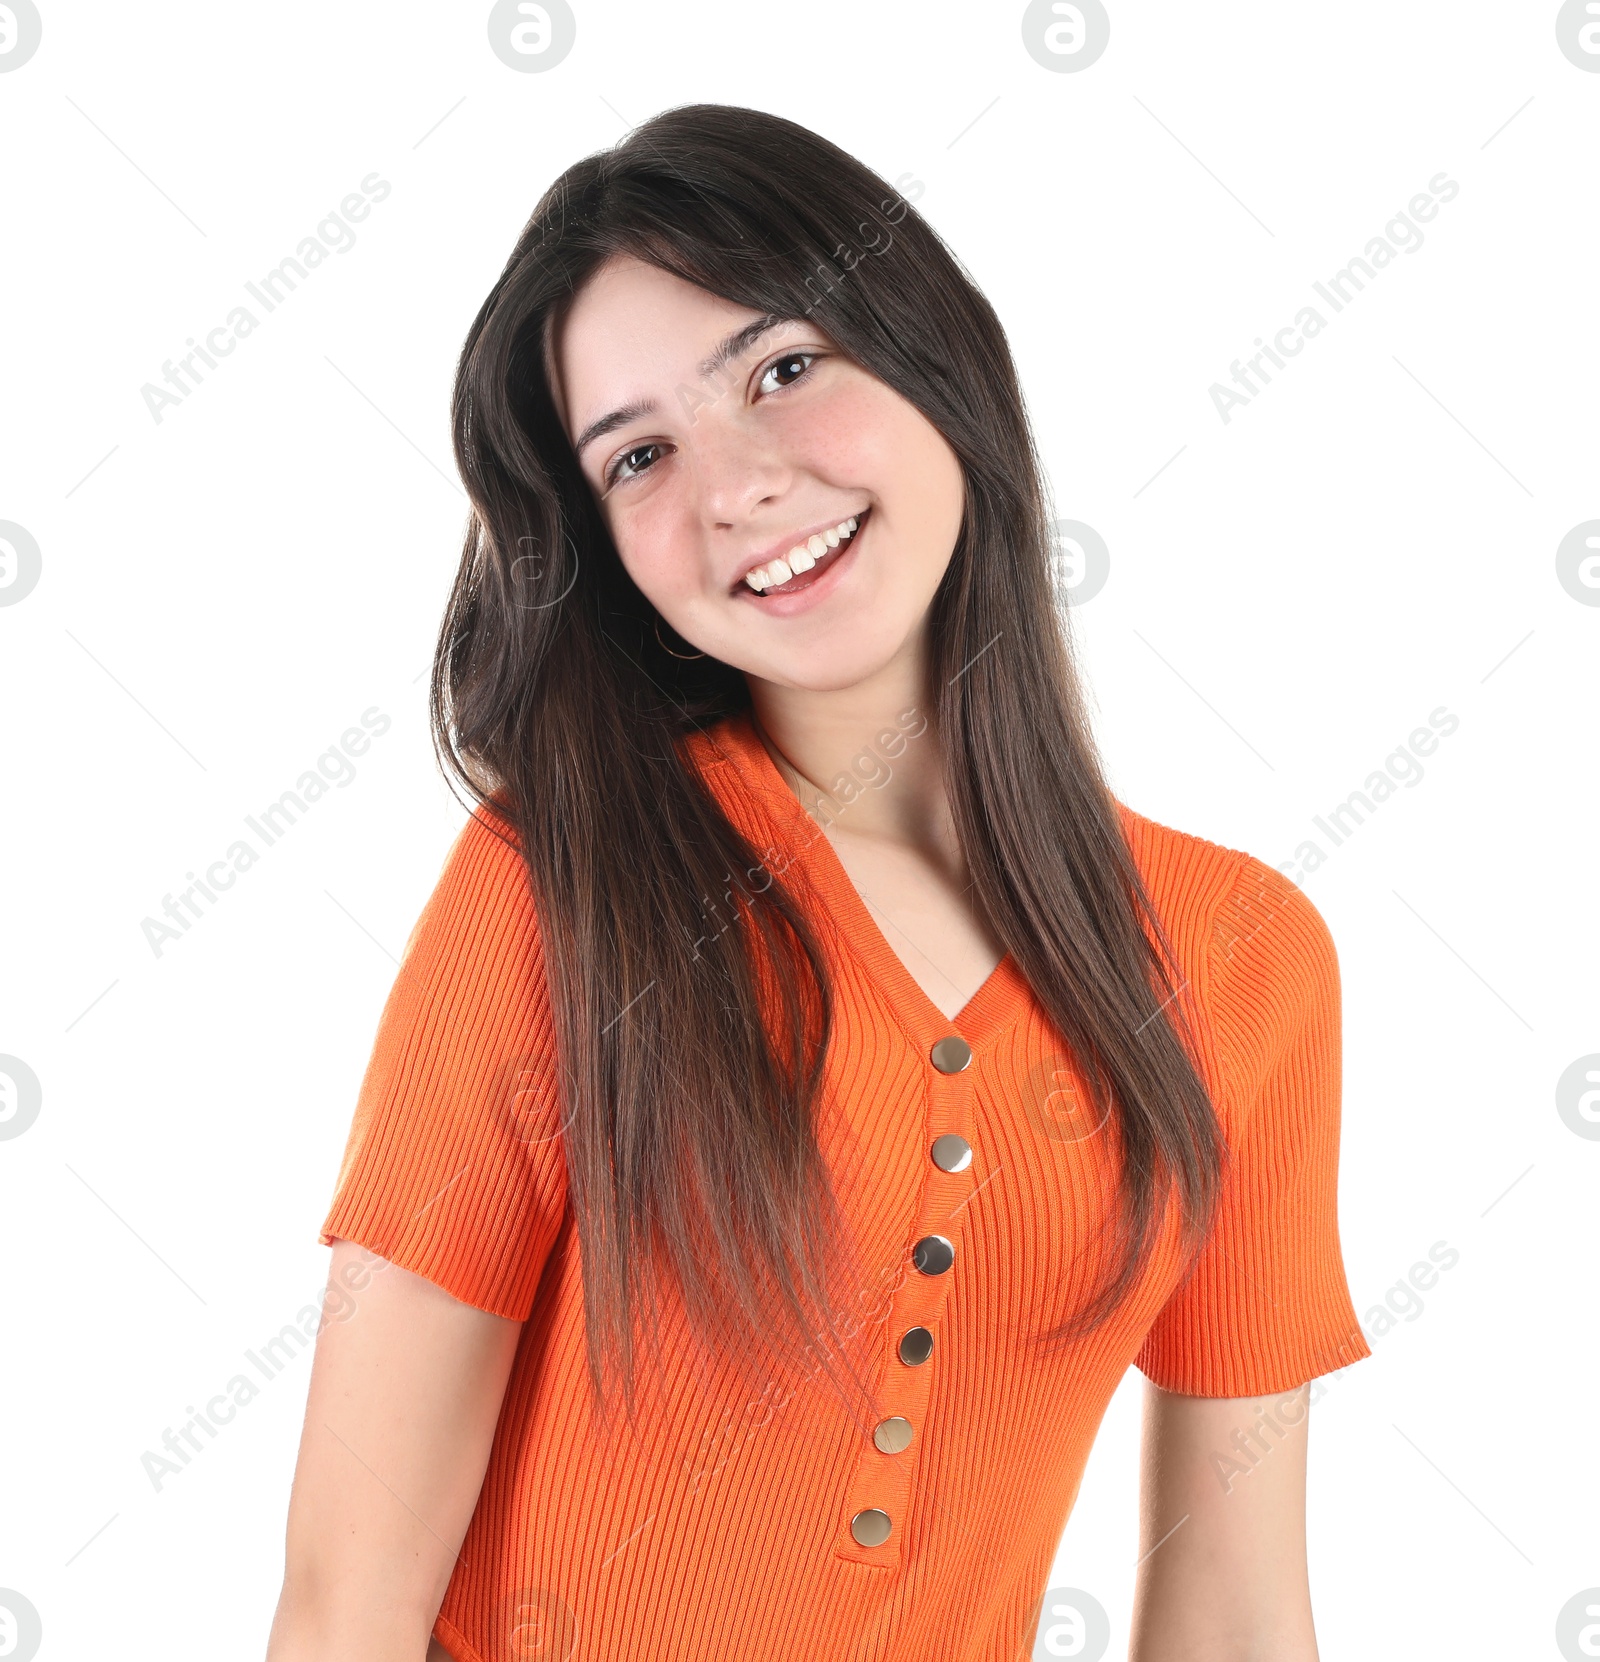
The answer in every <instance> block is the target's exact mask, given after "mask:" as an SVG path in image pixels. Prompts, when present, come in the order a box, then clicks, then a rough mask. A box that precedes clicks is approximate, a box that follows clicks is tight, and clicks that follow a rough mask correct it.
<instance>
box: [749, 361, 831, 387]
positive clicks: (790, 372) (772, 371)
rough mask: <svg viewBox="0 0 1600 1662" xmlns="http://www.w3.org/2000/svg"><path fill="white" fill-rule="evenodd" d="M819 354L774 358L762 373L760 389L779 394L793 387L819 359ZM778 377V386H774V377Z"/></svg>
mask: <svg viewBox="0 0 1600 1662" xmlns="http://www.w3.org/2000/svg"><path fill="white" fill-rule="evenodd" d="M819 356H821V354H820V353H817V352H785V353H784V355H783V356H782V357H781V358H774V359H773V361H772V362H771V363H770V364H768V365H767V367H766V369H764V370H763V371H762V374H761V381H760V387H761V390H762V392H778V391H781V390H782V389H783V388H784V387H792V386H793V385H794V384H795V382H796V381H798V380H799V379H800V378H801V376H803V375H804V374H805V373H806V372H807V370H809V369H810V368H811V366H812V364H813V363H815V362H816V360H817V358H818V357H819ZM774 376H776V377H777V382H776V384H775V385H774V384H772V382H773V377H774Z"/></svg>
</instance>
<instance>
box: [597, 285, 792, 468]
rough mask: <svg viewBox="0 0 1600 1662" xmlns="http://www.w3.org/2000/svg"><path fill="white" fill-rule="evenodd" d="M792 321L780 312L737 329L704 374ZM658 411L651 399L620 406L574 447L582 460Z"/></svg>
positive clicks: (707, 363) (702, 367) (706, 364)
mask: <svg viewBox="0 0 1600 1662" xmlns="http://www.w3.org/2000/svg"><path fill="white" fill-rule="evenodd" d="M789 321H790V319H788V318H785V317H780V316H779V315H778V314H777V313H776V312H768V313H767V315H766V316H765V317H758V318H756V319H755V320H754V321H753V322H751V323H747V324H745V326H744V327H743V328H742V329H735V330H734V331H733V333H732V334H731V335H729V336H728V337H727V338H726V339H725V340H723V341H721V342H720V343H719V344H718V346H717V348H716V350H715V351H714V352H712V354H711V356H710V357H709V358H707V359H706V360H705V361H704V362H703V363H702V364H701V365H700V373H701V374H702V375H706V376H710V375H715V374H716V373H717V372H718V370H721V369H724V368H726V367H727V365H728V364H730V363H731V362H732V361H733V360H734V359H735V358H737V357H739V356H740V354H741V353H744V352H746V351H748V350H749V348H750V347H751V346H753V345H754V344H755V343H756V341H758V340H759V339H760V338H761V337H762V336H763V335H764V334H766V333H767V332H768V331H769V330H771V329H775V328H776V327H777V326H778V324H780V323H787V322H789ZM655 410H656V403H655V400H654V399H650V398H641V399H635V400H634V401H633V402H632V403H630V404H619V405H618V406H617V407H616V409H614V410H608V411H607V412H606V413H605V414H604V415H603V416H600V417H598V418H597V419H596V420H594V421H591V422H590V423H589V425H588V426H587V427H585V428H584V430H583V431H582V432H581V433H580V434H579V435H578V442H577V443H576V444H575V445H573V447H572V448H573V451H574V453H575V454H577V455H579V456H582V454H583V453H584V451H585V450H586V449H587V448H588V447H589V446H590V445H591V444H593V443H594V441H595V440H596V439H603V438H604V437H605V436H606V434H607V433H614V432H616V430H617V429H618V428H619V427H626V426H627V424H628V423H629V422H630V421H637V420H638V419H639V417H640V416H647V415H653V414H654V413H655Z"/></svg>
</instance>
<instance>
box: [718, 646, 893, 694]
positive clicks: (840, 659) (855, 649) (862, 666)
mask: <svg viewBox="0 0 1600 1662" xmlns="http://www.w3.org/2000/svg"><path fill="white" fill-rule="evenodd" d="M908 644H909V636H908V635H901V636H899V637H897V638H896V639H895V640H893V641H889V642H885V641H883V640H881V639H875V640H870V641H869V640H852V639H850V638H848V636H847V637H846V638H845V639H843V640H841V639H839V638H838V637H837V634H835V635H833V636H831V637H830V638H828V639H827V640H826V641H825V642H824V643H822V644H821V645H819V646H815V647H812V648H809V649H808V648H806V647H804V646H803V645H798V644H797V646H796V649H795V650H794V651H793V652H784V653H781V654H774V653H771V652H763V653H760V654H759V655H752V661H750V662H748V663H742V664H739V665H737V666H736V667H737V668H740V669H742V670H744V672H745V673H746V674H747V675H754V676H757V677H759V678H760V679H761V680H763V681H769V682H771V683H772V684H773V685H775V686H779V687H792V688H793V689H795V691H797V692H815V693H835V692H845V691H848V689H849V688H851V687H860V686H864V685H867V684H869V683H870V682H872V681H874V680H876V679H877V677H878V676H880V675H881V674H883V673H884V672H885V671H886V670H887V669H888V668H889V666H890V665H891V664H893V663H894V661H895V660H896V659H897V658H899V657H900V655H901V654H902V652H904V651H905V650H906V648H907V646H908Z"/></svg>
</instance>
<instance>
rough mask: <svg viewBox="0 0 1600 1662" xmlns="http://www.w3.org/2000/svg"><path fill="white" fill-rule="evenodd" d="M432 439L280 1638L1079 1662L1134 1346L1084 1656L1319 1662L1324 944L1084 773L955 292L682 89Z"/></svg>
mask: <svg viewBox="0 0 1600 1662" xmlns="http://www.w3.org/2000/svg"><path fill="white" fill-rule="evenodd" d="M454 422H455V440H456V455H457V461H458V464H459V467H460V469H461V473H462V476H463V478H464V480H465V481H466V484H467V488H468V491H469V492H470V495H471V500H472V510H473V511H472V515H471V519H470V523H469V528H468V534H467V538H466V546H465V548H464V551H463V555H462V561H461V566H460V570H459V573H458V575H457V579H456V584H455V589H454V592H453V594H452V595H451V598H450V603H449V607H448V612H447V615H446V618H445V621H444V626H443V629H442V631H441V634H440V642H439V649H438V653H437V656H436V660H435V670H434V678H433V711H434V730H435V735H436V740H437V743H438V747H439V753H440V756H441V759H442V760H443V761H444V763H445V764H446V766H447V767H448V768H449V770H450V772H451V774H452V776H453V777H454V778H455V779H457V780H458V781H459V782H460V783H461V784H462V785H463V786H464V787H465V788H466V790H467V792H468V793H469V795H470V796H471V798H472V804H473V809H472V813H471V815H470V816H469V818H468V820H467V822H466V825H465V827H464V828H463V830H462V831H461V833H460V834H459V836H458V838H457V840H456V841H455V843H454V845H453V847H452V848H451V850H450V853H449V856H448V858H447V859H446V861H445V864H444V869H443V871H442V873H441V875H440V877H439V879H438V883H437V886H436V887H435V889H434V892H433V894H432V896H431V898H430V899H429V901H428V903H427V905H426V907H425V908H424V909H423V912H422V914H421V917H420V918H419V920H418V922H417V925H416V928H415V930H414V931H413V933H412V936H411V939H410V941H409V942H408V944H407V948H406V952H405V956H404V960H403V962H402V964H401V967H400V970H399V973H398V975H397V977H396V980H395V983H394V986H393V988H392V990H391V992H390V995H389V998H388V1001H387V1003H386V1005H385V1007H384V1010H383V1015H382V1018H381V1021H380V1024H379V1028H378V1032H377V1037H376V1040H375V1043H374V1046H373V1051H372V1057H371V1061H370V1064H369V1066H368V1068H367V1072H366V1075H365V1078H364V1080H363V1083H362V1088H361V1093H360V1097H359V1100H358V1102H357V1104H356V1109H355V1115H354V1121H353V1124H352V1126H351V1128H350V1135H349V1141H348V1145H347V1147H346V1151H345V1157H344V1161H343V1165H342V1167H341V1170H340V1172H339V1175H338V1180H337V1184H336V1188H335V1194H334V1199H333V1203H332V1207H331V1209H330V1211H329V1213H328V1215H327V1217H326V1219H325V1220H324V1223H323V1227H322V1233H321V1239H322V1241H323V1242H324V1243H325V1244H329V1245H331V1246H332V1247H333V1263H332V1277H333V1284H334V1285H335V1286H337V1287H339V1288H342V1289H347V1290H353V1291H354V1292H355V1293H356V1297H355V1299H354V1304H355V1310H354V1314H353V1315H351V1316H350V1317H349V1319H345V1320H341V1321H339V1322H337V1323H329V1324H327V1325H326V1326H325V1327H324V1330H323V1332H322V1334H321V1336H320V1338H319V1340H318V1345H317V1353H316V1361H315V1366H314V1369H313V1377H312V1380H311V1386H310V1398H309V1402H308V1407H307V1414H306V1424H305V1430H304V1434H303V1438H302V1443H301V1449H300V1458H299V1464H298V1467H297V1470H296V1474H295V1484H294V1492H293V1498H292V1500H291V1504H290V1509H289V1520H288V1551H287V1562H286V1570H285V1576H284V1586H283V1593H282V1596H281V1598H280V1602H279V1606H278V1613H277V1618H276V1621H275V1623H274V1627H273V1633H272V1639H271V1644H270V1648H269V1653H268V1654H269V1657H270V1659H271V1662H303V1659H312V1658H316V1659H329V1662H331V1659H333V1658H338V1659H339V1662H363V1659H367V1658H371V1659H373V1662H377V1659H379V1658H382V1659H384V1662H394V1659H398V1658H402V1657H412V1658H415V1659H416V1662H422V1659H423V1656H424V1653H426V1654H427V1655H428V1656H429V1657H431V1658H434V1659H436V1662H437V1659H439V1658H444V1657H453V1658H455V1659H456V1662H500V1659H501V1658H512V1657H518V1658H527V1657H538V1658H541V1659H543V1658H561V1659H564V1658H568V1657H573V1658H596V1659H599V1658H607V1659H609V1658H618V1659H621V1658H634V1657H649V1658H652V1659H653V1662H680V1659H682V1662H687V1659H690V1658H694V1659H696V1662H706V1659H713V1658H719V1659H720V1658H728V1659H733V1658H739V1659H748V1658H755V1657H761V1658H775V1659H778V1662H787V1659H791V1658H793V1659H796V1662H798V1659H801V1658H805V1659H815V1658H822V1659H825V1662H831V1659H838V1662H869V1659H871V1662H1002V1659H1003V1662H1016V1659H1018V1658H1021V1657H1025V1656H1027V1655H1029V1654H1031V1653H1032V1647H1033V1646H1035V1644H1038V1645H1041V1646H1045V1647H1046V1649H1044V1650H1041V1651H1040V1652H1039V1654H1054V1655H1067V1654H1073V1655H1089V1654H1091V1653H1090V1652H1089V1651H1086V1650H1084V1649H1082V1648H1081V1646H1080V1648H1078V1649H1065V1648H1062V1646H1063V1645H1064V1644H1065V1643H1066V1642H1067V1640H1066V1638H1065V1637H1064V1635H1069V1634H1070V1633H1071V1632H1073V1631H1076V1628H1075V1627H1074V1624H1075V1623H1076V1624H1081V1623H1082V1622H1083V1621H1084V1619H1085V1618H1084V1614H1083V1612H1082V1611H1081V1610H1077V1609H1072V1608H1068V1607H1066V1606H1060V1605H1058V1604H1056V1603H1053V1604H1052V1605H1051V1607H1050V1609H1048V1610H1045V1609H1044V1608H1043V1601H1044V1595H1045V1592H1046V1587H1047V1583H1048V1581H1049V1579H1050V1570H1051V1566H1052V1563H1053V1561H1054V1558H1055V1554H1056V1551H1057V1547H1058V1545H1059V1543H1060V1540H1061V1535H1062V1530H1063V1528H1064V1526H1065V1524H1066V1522H1067V1518H1068V1515H1069V1513H1070V1511H1071V1509H1072V1505H1073V1502H1074V1500H1075V1498H1076V1495H1077V1491H1078V1485H1079V1481H1080V1479H1081V1476H1082V1473H1083V1470H1084V1464H1085V1461H1086V1460H1087V1457H1088V1454H1089V1450H1090V1447H1091V1445H1092V1442H1093V1439H1094V1435H1095V1431H1096V1429H1097V1427H1098V1425H1099V1423H1100V1420H1101V1417H1102V1415H1103V1414H1104V1411H1105V1409H1106V1406H1107V1403H1108V1402H1109V1401H1110V1398H1111V1396H1112V1394H1113V1392H1114V1391H1115V1389H1116V1386H1117V1384H1118V1381H1119V1380H1120V1379H1121V1378H1122V1376H1123V1374H1124V1373H1125V1372H1126V1370H1127V1368H1128V1367H1129V1365H1130V1364H1131V1365H1134V1366H1136V1367H1138V1368H1139V1369H1140V1370H1141V1372H1142V1373H1143V1374H1144V1375H1145V1377H1146V1380H1147V1382H1148V1383H1147V1386H1146V1420H1145V1438H1146V1444H1145V1447H1146V1461H1145V1470H1144V1478H1143V1487H1142V1492H1141V1510H1142V1530H1143V1535H1144V1540H1143V1543H1142V1546H1141V1549H1140V1551H1141V1553H1142V1554H1143V1556H1142V1559H1141V1567H1140V1571H1139V1583H1138V1589H1137V1597H1136V1604H1135V1611H1134V1617H1133V1638H1132V1647H1133V1648H1132V1655H1133V1656H1134V1657H1135V1658H1136V1659H1137V1662H1166V1659H1169V1658H1180V1657H1181V1658H1185V1659H1192V1658H1196V1657H1201V1656H1204V1657H1206V1658H1208V1659H1209V1662H1228V1659H1230V1658H1238V1659H1240V1662H1243V1659H1244V1658H1247V1657H1250V1658H1254V1657H1259V1656H1271V1657H1273V1658H1274V1659H1275V1662H1308V1659H1313V1658H1315V1656H1316V1644H1315V1639H1314V1637H1313V1629H1312V1622H1311V1609H1310V1598H1309V1592H1308V1577H1307V1567H1306V1559H1305V1501H1304V1495H1305V1469H1306V1467H1305V1450H1306V1422H1307V1405H1308V1399H1309V1397H1310V1396H1311V1395H1312V1394H1313V1392H1312V1391H1310V1390H1308V1389H1307V1387H1308V1385H1309V1383H1310V1382H1311V1381H1313V1380H1314V1379H1316V1378H1317V1377H1318V1376H1319V1375H1322V1374H1325V1373H1327V1372H1330V1371H1331V1370H1333V1369H1336V1368H1340V1367H1343V1366H1345V1365H1347V1364H1348V1363H1350V1362H1352V1361H1355V1360H1357V1359H1358V1358H1360V1357H1363V1356H1366V1355H1368V1354H1369V1351H1368V1348H1367V1346H1366V1343H1365V1341H1364V1339H1363V1337H1362V1335H1361V1330H1360V1328H1359V1326H1358V1324H1357V1322H1356V1319H1355V1315H1354V1312H1353V1310H1352V1308H1351V1304H1350V1299H1349V1294H1348V1291H1347V1288H1346V1282H1345V1276H1344V1268H1343V1262H1342V1258H1341V1253H1340V1242H1339V1234H1338V1225H1337V1197H1336V1187H1337V1184H1336V1179H1337V1166H1338V1136H1339V1069H1340V1014H1339V976H1338V965H1337V959H1336V955H1335V952H1334V947H1333V943H1332V940H1331V938H1330V937H1329V934H1328V931H1327V929H1326V927H1325V925H1324V923H1323V921H1322V919H1321V917H1320V916H1319V914H1318V913H1317V911H1316V910H1315V909H1314V907H1313V906H1312V905H1311V903H1310V902H1309V901H1308V900H1306V899H1305V897H1304V896H1303V895H1302V894H1301V893H1300V891H1299V890H1298V889H1297V888H1296V887H1295V886H1294V885H1293V884H1292V883H1290V882H1289V881H1288V880H1287V879H1285V878H1284V877H1282V876H1281V875H1280V874H1279V873H1277V872H1276V871H1275V870H1273V869H1272V868H1271V867H1269V866H1267V865H1265V864H1263V863H1262V862H1261V861H1260V860H1258V859H1256V858H1255V857H1254V856H1252V855H1250V854H1248V853H1245V852H1243V851H1240V850H1235V849H1229V848H1225V847H1222V846H1219V845H1217V844H1215V843H1212V842H1208V841H1206V840H1205V839H1203V838H1200V837H1197V836H1194V835H1191V834H1187V833H1184V832H1182V831H1178V830H1175V829H1171V828H1169V827H1166V826H1163V825H1159V824H1157V823H1156V822H1154V821H1152V820H1150V819H1147V818H1145V817H1144V816H1142V815H1140V814H1138V813H1136V812H1134V811H1133V810H1132V809H1131V808H1129V807H1127V806H1125V805H1124V804H1122V803H1121V802H1119V801H1118V800H1117V799H1116V798H1115V797H1114V796H1113V795H1112V793H1111V791H1110V789H1109V787H1108V785H1107V783H1106V780H1105V777H1104V774H1103V772H1102V768H1101V764H1100V762H1099V760H1098V757H1097V755H1096V752H1095V748H1094V743H1093V740H1092V737H1091V734H1090V731H1089V727H1088V723H1087V720H1086V717H1085V714H1084V709H1083V703H1082V699H1081V696H1080V693H1079V690H1078V685H1077V681H1076V678H1075V673H1074V668H1073V661H1072V657H1071V653H1070V650H1069V637H1068V632H1067V624H1066V619H1065V617H1064V615H1063V612H1062V610H1061V608H1060V607H1059V605H1058V604H1057V601H1056V596H1055V595H1054V593H1053V590H1052V584H1051V575H1050V554H1051V548H1050V512H1049V508H1048V506H1047V503H1046V498H1045V493H1044V490H1043V487H1042V484H1041V477H1040V468H1039V464H1038V460H1037V457H1036V454H1035V451H1034V448H1033V443H1032V439H1031V437H1030V433H1029V428H1028V423H1027V419H1026V416H1025V413H1024V408H1023V401H1022V395H1021V391H1020V388H1019V385H1018V380H1017V375H1016V371H1015V369H1014V366H1013V363H1012V359H1011V356H1010V353H1009V351H1008V348H1007V345H1006V340H1005V336H1004V334H1003V332H1002V330H1001V328H1000V325H999V323H998V321H997V319H996V317H995V315H994V313H993V311H992V309H991V308H990V307H989V305H988V304H987V302H986V301H985V300H984V299H983V297H982V296H981V295H980V294H979V293H978V291H977V290H976V288H975V287H974V286H973V284H972V282H971V281H970V279H969V278H968V277H967V276H966V275H965V274H964V273H963V271H962V269H961V267H960V265H959V264H958V263H957V261H956V260H955V258H954V257H953V256H952V255H951V253H950V252H949V251H948V249H947V248H946V247H945V246H944V244H943V243H942V242H941V241H940V240H939V239H938V237H937V236H936V235H935V233H934V232H933V231H932V229H931V228H930V227H929V226H928V225H927V224H926V223H925V222H924V221H923V220H922V219H921V217H920V216H919V215H918V214H917V213H916V212H915V210H914V209H912V208H911V206H910V204H909V203H907V202H905V201H904V200H903V199H901V198H899V197H898V196H896V195H895V193H894V192H893V191H892V190H891V189H890V188H889V187H888V186H887V185H885V184H884V183H883V181H882V180H881V179H879V178H878V177H877V176H876V175H875V174H873V173H872V172H870V171H869V170H868V169H866V168H864V167H863V166H861V164H859V163H858V162H856V161H854V160H853V159H852V158H851V157H849V156H847V155H846V154H844V153H843V152H842V151H840V150H838V149H837V148H835V147H834V146H833V145H831V144H829V143H827V142H826V141H825V140H823V139H821V138H819V137H817V136H816V135H815V134H813V133H811V132H809V131H807V130H806V129H804V128H802V127H799V126H797V125H795V124H793V123H791V122H788V121H784V120H781V119H779V118H777V117H774V116H769V115H764V114H761V113H759V112H756V111H752V110H744V109H734V108H727V107H722V106H704V105H702V106H693V107H689V108H685V109H679V110H675V111H671V112H668V113H667V114H665V115H662V116H659V117H657V118H656V119H655V120H653V121H651V122H649V123H647V124H646V125H644V126H643V127H641V128H639V129H637V130H636V131H635V132H634V133H633V134H632V135H631V136H630V137H629V138H627V139H626V140H625V141H624V142H623V143H621V144H620V145H618V146H617V147H616V148H615V149H613V150H610V151H607V152H605V153H603V154H600V155H597V156H594V157H591V158H589V159H587V160H585V161H583V162H580V163H579V164H577V165H576V166H575V167H573V168H571V169H569V170H568V172H567V173H565V174H564V175H563V176H562V177H561V178H560V179H559V180H557V182H556V183H555V185H554V186H552V187H551V189H550V190H549V191H548V192H547V194H546V196H545V197H544V199H543V200H542V201H541V202H540V204H539V205H538V207H537V209H536V210H535V212H534V215H533V217H532V218H531V219H530V221H529V222H528V225H527V227H526V228H525V230H524V231H523V233H522V235H521V237H520V238H519V239H518V242H517V245H516V247H515V249H514V250H513V252H512V255H511V258H510V260H509V262H508V263H507V265H506V268H505V270H504V272H503V273H502V275H501V276H500V278H499V280H498V281H497V282H496V283H495V285H494V288H493V290H492V291H491V293H490V295H489V297H488V299H487V300H486V301H485V302H484V305H483V307H482V308H481V310H480V312H479V314H478V316H477V318H476V320H475V321H474V323H473V326H472V329H471V332H470V334H469V336H468V339H467V342H466V345H465V348H464V350H463V353H462V356H461V362H460V367H459V372H458V376H457V383H456V394H455V401H454ZM341 1298H342V1299H343V1300H344V1305H343V1306H341V1307H345V1306H348V1304H349V1302H350V1299H349V1297H348V1294H347V1293H342V1294H341ZM618 1386H620V1402H619V1401H618V1390H617V1387H618ZM619 1406H620V1408H621V1409H622V1410H623V1412H622V1413H621V1415H620V1416H619V1415H618V1413H617V1409H618V1407H619ZM1132 1550H1133V1548H1132V1543H1131V1542H1130V1543H1129V1551H1130V1556H1131V1555H1132ZM1041 1618H1043V1621H1042V1625H1041ZM1072 1642H1073V1643H1075V1644H1076V1643H1077V1641H1076V1640H1073V1641H1072Z"/></svg>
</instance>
